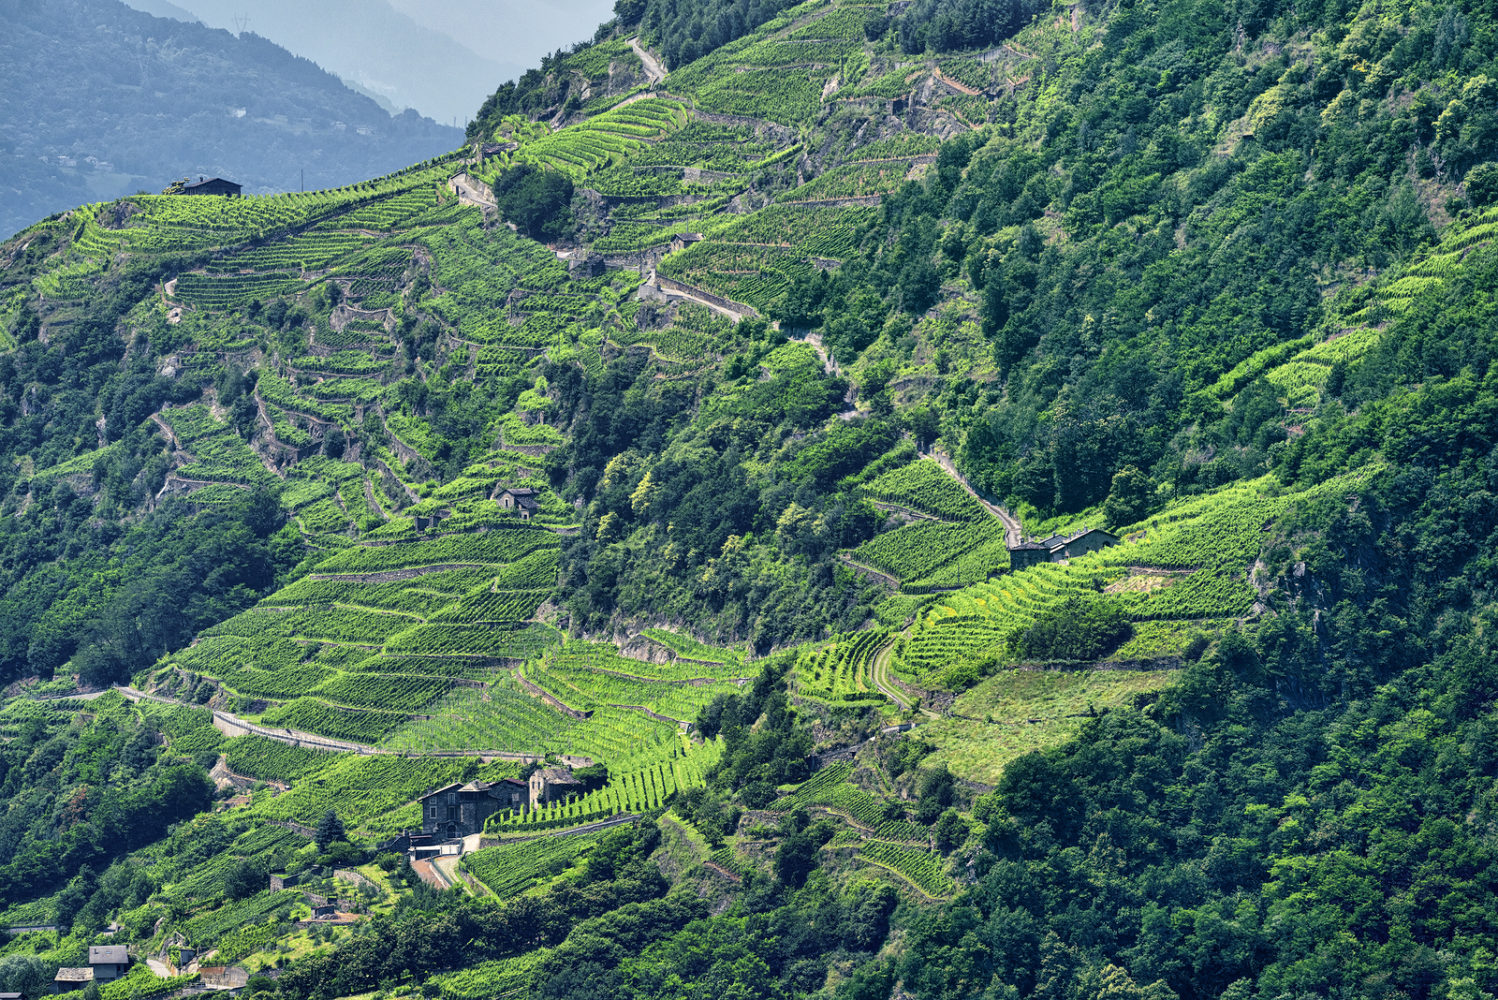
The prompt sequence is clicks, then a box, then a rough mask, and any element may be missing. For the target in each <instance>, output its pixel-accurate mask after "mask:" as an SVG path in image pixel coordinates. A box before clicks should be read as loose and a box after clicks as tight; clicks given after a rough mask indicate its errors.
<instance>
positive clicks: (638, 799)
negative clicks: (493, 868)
mask: <svg viewBox="0 0 1498 1000" xmlns="http://www.w3.org/2000/svg"><path fill="white" fill-rule="evenodd" d="M721 750H722V746H721V744H719V743H718V742H717V741H712V742H709V743H696V742H693V741H690V740H688V741H683V742H681V743H678V745H677V746H676V747H675V748H674V750H672V751H668V752H665V753H663V752H661V751H660V750H654V749H653V750H651V751H649V752H646V753H641V754H635V755H633V756H620V757H618V758H616V760H617V763H611V764H610V767H609V780H608V783H607V784H606V785H604V787H602V788H600V789H597V790H595V791H592V792H588V793H587V794H585V795H581V796H577V797H573V798H569V799H568V800H567V801H565V802H556V803H551V804H549V805H545V806H542V807H540V808H537V809H532V810H527V811H526V812H524V813H521V814H520V815H514V814H511V813H500V814H498V815H496V816H495V817H493V818H492V819H491V820H490V821H489V824H488V829H489V831H491V832H493V833H494V834H496V835H498V836H501V837H505V836H518V835H525V834H530V833H536V832H540V831H545V830H557V829H565V828H567V827H572V826H581V825H583V824H585V823H592V822H597V821H599V820H603V819H608V818H609V817H611V816H617V815H619V814H621V813H635V814H640V813H646V812H649V811H651V810H653V809H659V808H661V807H662V806H664V805H665V803H666V801H667V800H668V799H669V798H670V797H671V796H672V795H674V794H675V793H676V792H677V791H685V790H687V789H690V788H701V787H702V786H703V785H704V784H705V783H706V781H705V776H706V773H707V771H708V769H709V768H711V767H712V765H713V764H714V763H716V762H717V759H718V757H719V755H720V753H721Z"/></svg>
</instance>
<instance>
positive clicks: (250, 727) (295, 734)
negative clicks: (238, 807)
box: [114, 685, 545, 763]
mask: <svg viewBox="0 0 1498 1000" xmlns="http://www.w3.org/2000/svg"><path fill="white" fill-rule="evenodd" d="M114 690H116V691H118V692H119V693H120V694H121V695H123V696H125V697H126V698H128V699H130V700H131V701H141V700H142V699H144V700H148V701H155V702H160V703H161V704H163V705H184V706H186V707H188V708H202V707H203V706H201V705H193V704H190V703H188V702H185V701H181V700H179V699H176V698H167V697H165V696H163V695H159V694H147V693H146V692H144V691H137V690H136V689H135V688H132V687H125V686H123V685H117V686H116V687H115V688H114ZM212 711H213V718H214V722H215V723H221V724H223V725H226V726H228V727H229V728H231V729H237V730H239V731H240V732H242V733H246V734H253V735H255V736H263V737H265V738H266V739H268V740H275V741H276V742H277V743H285V744H288V745H291V746H307V747H315V748H317V749H320V750H333V751H337V752H339V753H358V754H365V755H367V756H374V755H385V756H393V757H478V758H480V759H481V760H483V761H484V762H485V763H488V762H489V761H493V760H513V761H519V762H520V763H530V762H532V761H541V760H544V759H545V756H544V755H543V754H533V753H517V752H514V751H509V750H393V749H390V748H389V747H375V746H369V745H368V744H365V743H351V742H349V741H347V740H335V739H331V738H329V737H327V736H319V735H317V734H316V733H304V732H299V731H297V730H295V729H271V728H268V727H266V726H262V725H259V724H258V723H254V722H249V721H247V720H245V719H241V718H239V717H238V716H237V715H233V714H231V713H229V712H222V711H219V710H218V709H213V710H212Z"/></svg>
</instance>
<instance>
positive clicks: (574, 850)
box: [463, 834, 598, 899]
mask: <svg viewBox="0 0 1498 1000" xmlns="http://www.w3.org/2000/svg"><path fill="white" fill-rule="evenodd" d="M597 843H598V838H597V837H590V836H588V835H586V834H578V835H575V836H570V837H537V838H535V839H533V840H525V841H521V842H519V843H515V844H506V845H504V846H501V847H487V848H484V849H483V850H481V851H476V852H474V853H473V854H469V855H465V856H464V858H463V868H464V870H465V871H468V872H470V873H472V875H473V877H474V878H476V879H478V880H479V881H480V882H482V883H483V884H484V886H485V887H486V888H487V889H488V890H489V891H490V892H492V893H493V894H494V895H495V896H497V897H499V898H500V899H509V898H510V897H512V896H518V895H520V894H522V893H524V892H526V891H527V890H529V889H531V888H534V887H535V886H538V885H544V884H546V883H547V882H549V881H551V880H552V879H554V878H556V877H557V876H558V875H561V874H562V873H563V872H565V871H566V870H567V868H568V867H570V866H572V865H574V864H576V863H577V862H578V861H579V860H580V859H582V858H585V857H587V856H588V854H589V852H591V851H592V849H593V848H594V846H595V845H596V844H597Z"/></svg>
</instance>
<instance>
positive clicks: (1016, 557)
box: [1009, 528, 1118, 570]
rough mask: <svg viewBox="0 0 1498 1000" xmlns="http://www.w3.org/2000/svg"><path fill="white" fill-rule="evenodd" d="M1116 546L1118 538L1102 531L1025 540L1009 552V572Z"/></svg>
mask: <svg viewBox="0 0 1498 1000" xmlns="http://www.w3.org/2000/svg"><path fill="white" fill-rule="evenodd" d="M1117 544H1118V536H1117V535H1115V534H1113V533H1112V532H1108V531H1104V530H1103V529H1101V528H1083V529H1082V530H1081V531H1078V532H1075V533H1073V534H1070V535H1052V536H1051V537H1050V538H1042V539H1041V540H1039V541H1034V540H1027V541H1024V542H1021V543H1020V544H1018V545H1012V546H1010V548H1009V568H1010V569H1014V570H1021V569H1025V568H1027V567H1030V566H1035V565H1038V564H1040V563H1044V562H1062V561H1063V560H1066V559H1075V558H1077V557H1078V556H1084V555H1086V554H1087V553H1089V552H1097V551H1099V550H1100V549H1106V548H1108V547H1109V546H1112V545H1117Z"/></svg>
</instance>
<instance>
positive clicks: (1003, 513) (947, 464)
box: [921, 451, 1025, 549]
mask: <svg viewBox="0 0 1498 1000" xmlns="http://www.w3.org/2000/svg"><path fill="white" fill-rule="evenodd" d="M921 457H922V458H929V459H931V461H933V462H935V463H936V464H937V465H939V466H941V470H942V471H943V472H945V473H946V474H947V475H949V476H951V477H952V478H953V479H955V480H957V482H958V483H959V484H960V485H961V486H962V488H963V489H965V490H967V491H968V493H969V495H971V496H972V498H973V499H974V500H976V501H978V502H979V503H981V504H982V505H983V509H984V510H986V511H988V512H989V513H990V514H992V515H993V516H994V517H996V518H998V519H999V520H1000V521H1003V522H1004V544H1005V545H1007V546H1009V547H1010V548H1011V549H1012V548H1014V547H1015V546H1016V545H1019V544H1020V543H1021V542H1023V541H1024V540H1025V527H1024V525H1022V524H1020V522H1019V518H1017V517H1015V516H1014V515H1013V514H1011V513H1009V512H1008V511H1007V510H1005V509H1004V508H1003V507H999V506H996V505H994V504H991V503H989V502H988V501H987V500H985V499H983V498H982V497H981V496H979V495H978V491H977V490H975V489H973V487H972V485H971V484H969V483H968V481H967V477H966V476H964V475H963V474H962V473H961V472H958V471H957V466H956V465H954V464H953V463H952V456H950V455H948V454H947V453H946V452H941V451H933V452H922V453H921Z"/></svg>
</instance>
